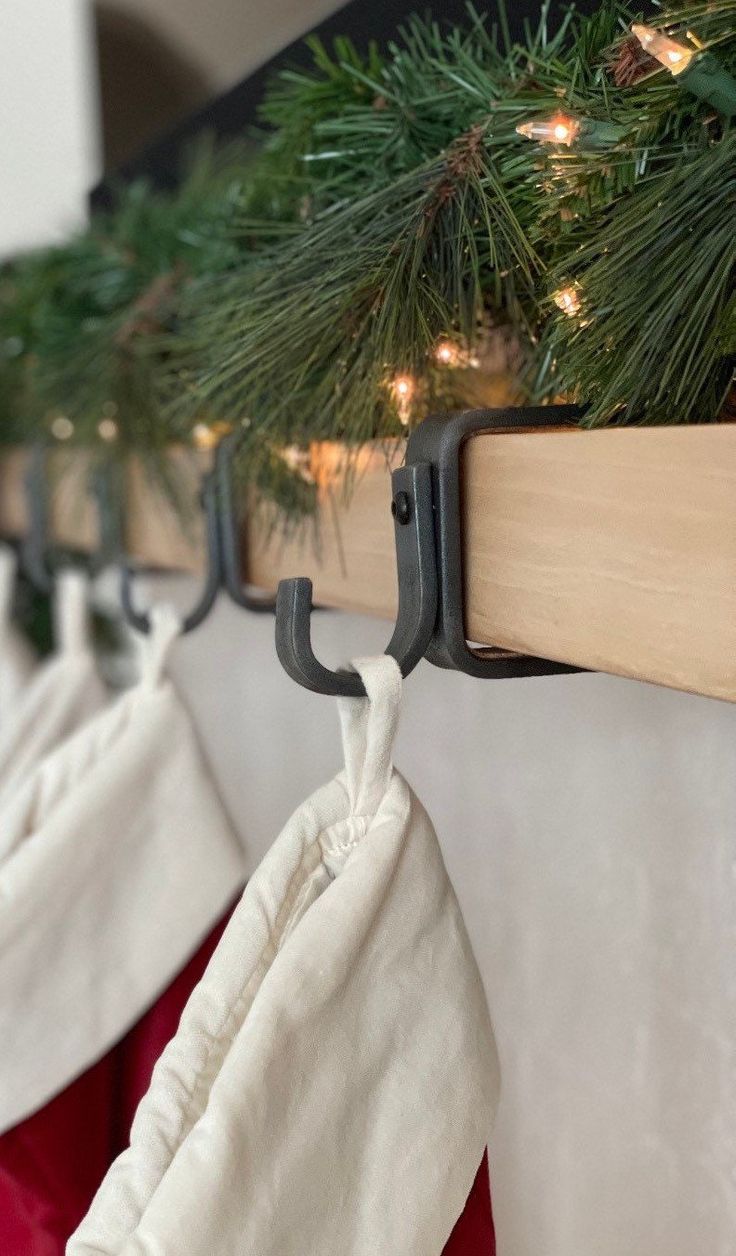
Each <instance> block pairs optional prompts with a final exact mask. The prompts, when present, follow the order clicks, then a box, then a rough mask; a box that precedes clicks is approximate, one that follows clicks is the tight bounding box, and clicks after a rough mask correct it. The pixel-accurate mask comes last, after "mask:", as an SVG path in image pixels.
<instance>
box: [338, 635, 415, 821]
mask: <svg viewBox="0 0 736 1256" xmlns="http://www.w3.org/2000/svg"><path fill="white" fill-rule="evenodd" d="M352 666H353V668H354V670H355V671H356V672H357V673H358V675H359V676H360V678H361V680H362V681H363V684H364V685H365V688H366V693H367V695H368V696H367V697H366V698H340V699H339V700H338V710H339V713H340V726H341V728H342V744H343V752H344V754H345V775H346V783H347V788H348V796H349V798H350V805H351V810H352V812H353V814H354V815H359V816H360V815H369V814H372V813H374V812H375V811H376V810H377V809H378V807H379V805H380V802H381V799H382V798H383V796H384V794H385V793H386V790H387V789H388V785H389V782H390V780H391V772H392V767H393V765H392V759H391V754H392V750H393V744H394V737H395V736H396V727H397V724H398V721H399V707H400V705H401V688H402V678H401V669H400V668H399V665H398V663H397V662H396V660H395V659H393V658H392V657H391V655H390V654H381V655H379V656H378V657H377V658H361V659H355V660H354V661H353V664H352Z"/></svg>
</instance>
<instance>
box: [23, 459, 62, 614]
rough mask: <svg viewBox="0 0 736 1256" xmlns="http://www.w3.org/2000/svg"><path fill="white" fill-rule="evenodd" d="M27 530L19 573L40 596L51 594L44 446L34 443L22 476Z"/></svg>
mask: <svg viewBox="0 0 736 1256" xmlns="http://www.w3.org/2000/svg"><path fill="white" fill-rule="evenodd" d="M25 490H26V508H27V511H28V531H27V533H26V535H25V537H24V538H23V540H22V541H21V545H20V556H21V563H22V565H23V570H24V571H25V572H26V574H27V576H28V577H29V579H30V581H31V583H32V584H33V585H35V587H36V588H37V589H38V590H39V592H41V593H51V591H52V589H53V587H54V573H53V571H52V569H51V568H50V566H49V563H48V556H47V538H48V533H49V503H48V482H47V478H46V445H45V444H44V443H43V441H37V442H36V443H35V444H34V445H33V447H32V449H31V454H30V459H29V462H28V468H27V470H26V475H25Z"/></svg>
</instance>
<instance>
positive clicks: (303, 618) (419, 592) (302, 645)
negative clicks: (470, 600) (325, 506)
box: [276, 463, 438, 698]
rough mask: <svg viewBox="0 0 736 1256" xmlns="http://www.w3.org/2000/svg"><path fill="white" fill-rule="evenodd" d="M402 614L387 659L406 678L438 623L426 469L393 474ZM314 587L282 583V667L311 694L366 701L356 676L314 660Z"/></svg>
mask: <svg viewBox="0 0 736 1256" xmlns="http://www.w3.org/2000/svg"><path fill="white" fill-rule="evenodd" d="M391 479H392V489H393V500H392V503H391V511H392V514H393V516H394V528H395V537H396V558H397V566H398V576H399V609H398V615H397V619H396V627H395V629H394V633H393V636H392V637H391V640H390V642H389V644H388V645H387V647H386V653H387V654H390V655H392V656H393V658H395V659H396V661H397V663H398V664H399V666H400V668H401V672H402V675H404V676H407V675H408V674H409V672H411V671H412V670H413V669H414V668H415V667H416V666H417V663H419V662H420V660H421V659H422V658H423V656H424V654H425V652H426V650H427V648H428V646H429V643H430V641H431V638H432V633H433V631H434V625H435V620H436V617H437V600H438V581H437V564H436V562H435V540H434V521H433V509H432V471H431V467H430V466H428V465H427V464H425V463H415V464H414V465H413V466H410V467H400V468H398V470H396V471H394V472H393V475H392V477H391ZM311 612H312V582H311V580H308V579H307V578H306V577H297V578H295V579H291V580H282V581H281V582H280V584H279V589H278V595H277V598H276V652H277V654H278V656H279V659H280V660H281V663H282V665H283V667H284V668H285V669H286V671H287V672H288V673H289V675H290V676H291V677H292V679H293V680H296V681H297V682H298V683H299V684H300V685H303V686H304V688H306V689H311V690H312V692H313V693H325V694H333V695H335V696H340V697H348V698H357V697H364V696H365V687H364V685H363V682H362V680H361V679H360V677H359V676H358V675H357V673H355V672H349V671H331V670H330V669H329V668H327V667H324V666H323V665H322V664H321V663H320V662H319V660H318V659H317V658H316V657H315V654H314V651H313V649H312V641H311Z"/></svg>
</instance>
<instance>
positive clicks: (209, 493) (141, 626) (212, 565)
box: [120, 470, 222, 633]
mask: <svg viewBox="0 0 736 1256" xmlns="http://www.w3.org/2000/svg"><path fill="white" fill-rule="evenodd" d="M202 506H203V508H204V515H205V533H206V564H207V575H206V580H205V586H204V589H203V591H202V596H201V597H200V599H199V601H198V603H197V605H196V606H195V607H194V609H193V610H191V611H190V612H189V614H188V615H187V616H185V618H184V620H183V621H182V632H191V631H192V630H193V629H194V628H198V627H199V625H200V624H201V623H202V622H203V621H204V620H205V619H206V618H207V616H208V615H209V613H210V611H211V610H212V607H213V606H214V604H215V601H216V600H217V595H218V593H219V591H220V589H221V587H222V558H221V553H220V525H219V521H218V508H217V475H216V472H215V470H212V471H209V472H208V473H207V474H206V475H205V477H204V479H203V481H202ZM121 552H122V547H121ZM120 577H121V578H120V598H121V602H122V607H123V614H124V615H125V618H126V620H127V621H128V623H129V624H130V625H131V627H132V628H136V629H137V630H138V632H143V633H149V632H150V631H151V617H150V615H149V614H148V612H147V611H138V610H136V608H135V606H134V605H133V594H132V579H133V577H132V572H131V569H130V567H129V565H128V564H127V562H123V563H122V566H121V571H120Z"/></svg>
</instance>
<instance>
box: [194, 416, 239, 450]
mask: <svg viewBox="0 0 736 1256" xmlns="http://www.w3.org/2000/svg"><path fill="white" fill-rule="evenodd" d="M232 430H233V429H232V424H231V423H224V422H223V421H222V420H221V419H218V420H217V421H216V422H215V423H195V425H194V427H193V428H192V441H193V443H194V446H195V448H196V449H215V448H216V447H217V445H219V443H220V441H221V440H222V437H223V436H226V435H227V433H228V432H231V431H232Z"/></svg>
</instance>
